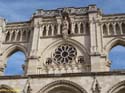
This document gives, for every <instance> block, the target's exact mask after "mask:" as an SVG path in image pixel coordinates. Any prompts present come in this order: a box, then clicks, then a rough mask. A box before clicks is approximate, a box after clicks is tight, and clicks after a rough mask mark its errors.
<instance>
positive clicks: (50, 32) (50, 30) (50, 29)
mask: <svg viewBox="0 0 125 93" xmlns="http://www.w3.org/2000/svg"><path fill="white" fill-rule="evenodd" d="M48 35H49V36H51V35H52V26H49V32H48Z"/></svg>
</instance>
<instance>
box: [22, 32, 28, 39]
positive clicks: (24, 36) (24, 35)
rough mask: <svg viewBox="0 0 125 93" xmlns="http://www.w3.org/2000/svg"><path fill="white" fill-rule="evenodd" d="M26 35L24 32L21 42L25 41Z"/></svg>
mask: <svg viewBox="0 0 125 93" xmlns="http://www.w3.org/2000/svg"><path fill="white" fill-rule="evenodd" d="M26 34H27V32H26V30H24V31H23V34H22V40H23V41H26Z"/></svg>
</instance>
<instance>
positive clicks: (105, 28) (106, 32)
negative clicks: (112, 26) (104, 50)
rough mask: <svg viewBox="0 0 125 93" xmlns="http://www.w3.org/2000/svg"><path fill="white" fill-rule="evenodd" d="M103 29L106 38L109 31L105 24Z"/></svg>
mask: <svg viewBox="0 0 125 93" xmlns="http://www.w3.org/2000/svg"><path fill="white" fill-rule="evenodd" d="M102 27H103V34H104V35H105V36H106V35H108V29H107V26H106V24H104V25H103V26H102Z"/></svg>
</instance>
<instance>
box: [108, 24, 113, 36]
mask: <svg viewBox="0 0 125 93" xmlns="http://www.w3.org/2000/svg"><path fill="white" fill-rule="evenodd" d="M109 33H110V35H114V30H113V24H109Z"/></svg>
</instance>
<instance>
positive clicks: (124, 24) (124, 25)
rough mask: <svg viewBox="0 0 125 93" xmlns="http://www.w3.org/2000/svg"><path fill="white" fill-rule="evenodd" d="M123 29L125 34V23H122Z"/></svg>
mask: <svg viewBox="0 0 125 93" xmlns="http://www.w3.org/2000/svg"><path fill="white" fill-rule="evenodd" d="M122 31H123V34H125V23H122Z"/></svg>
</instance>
